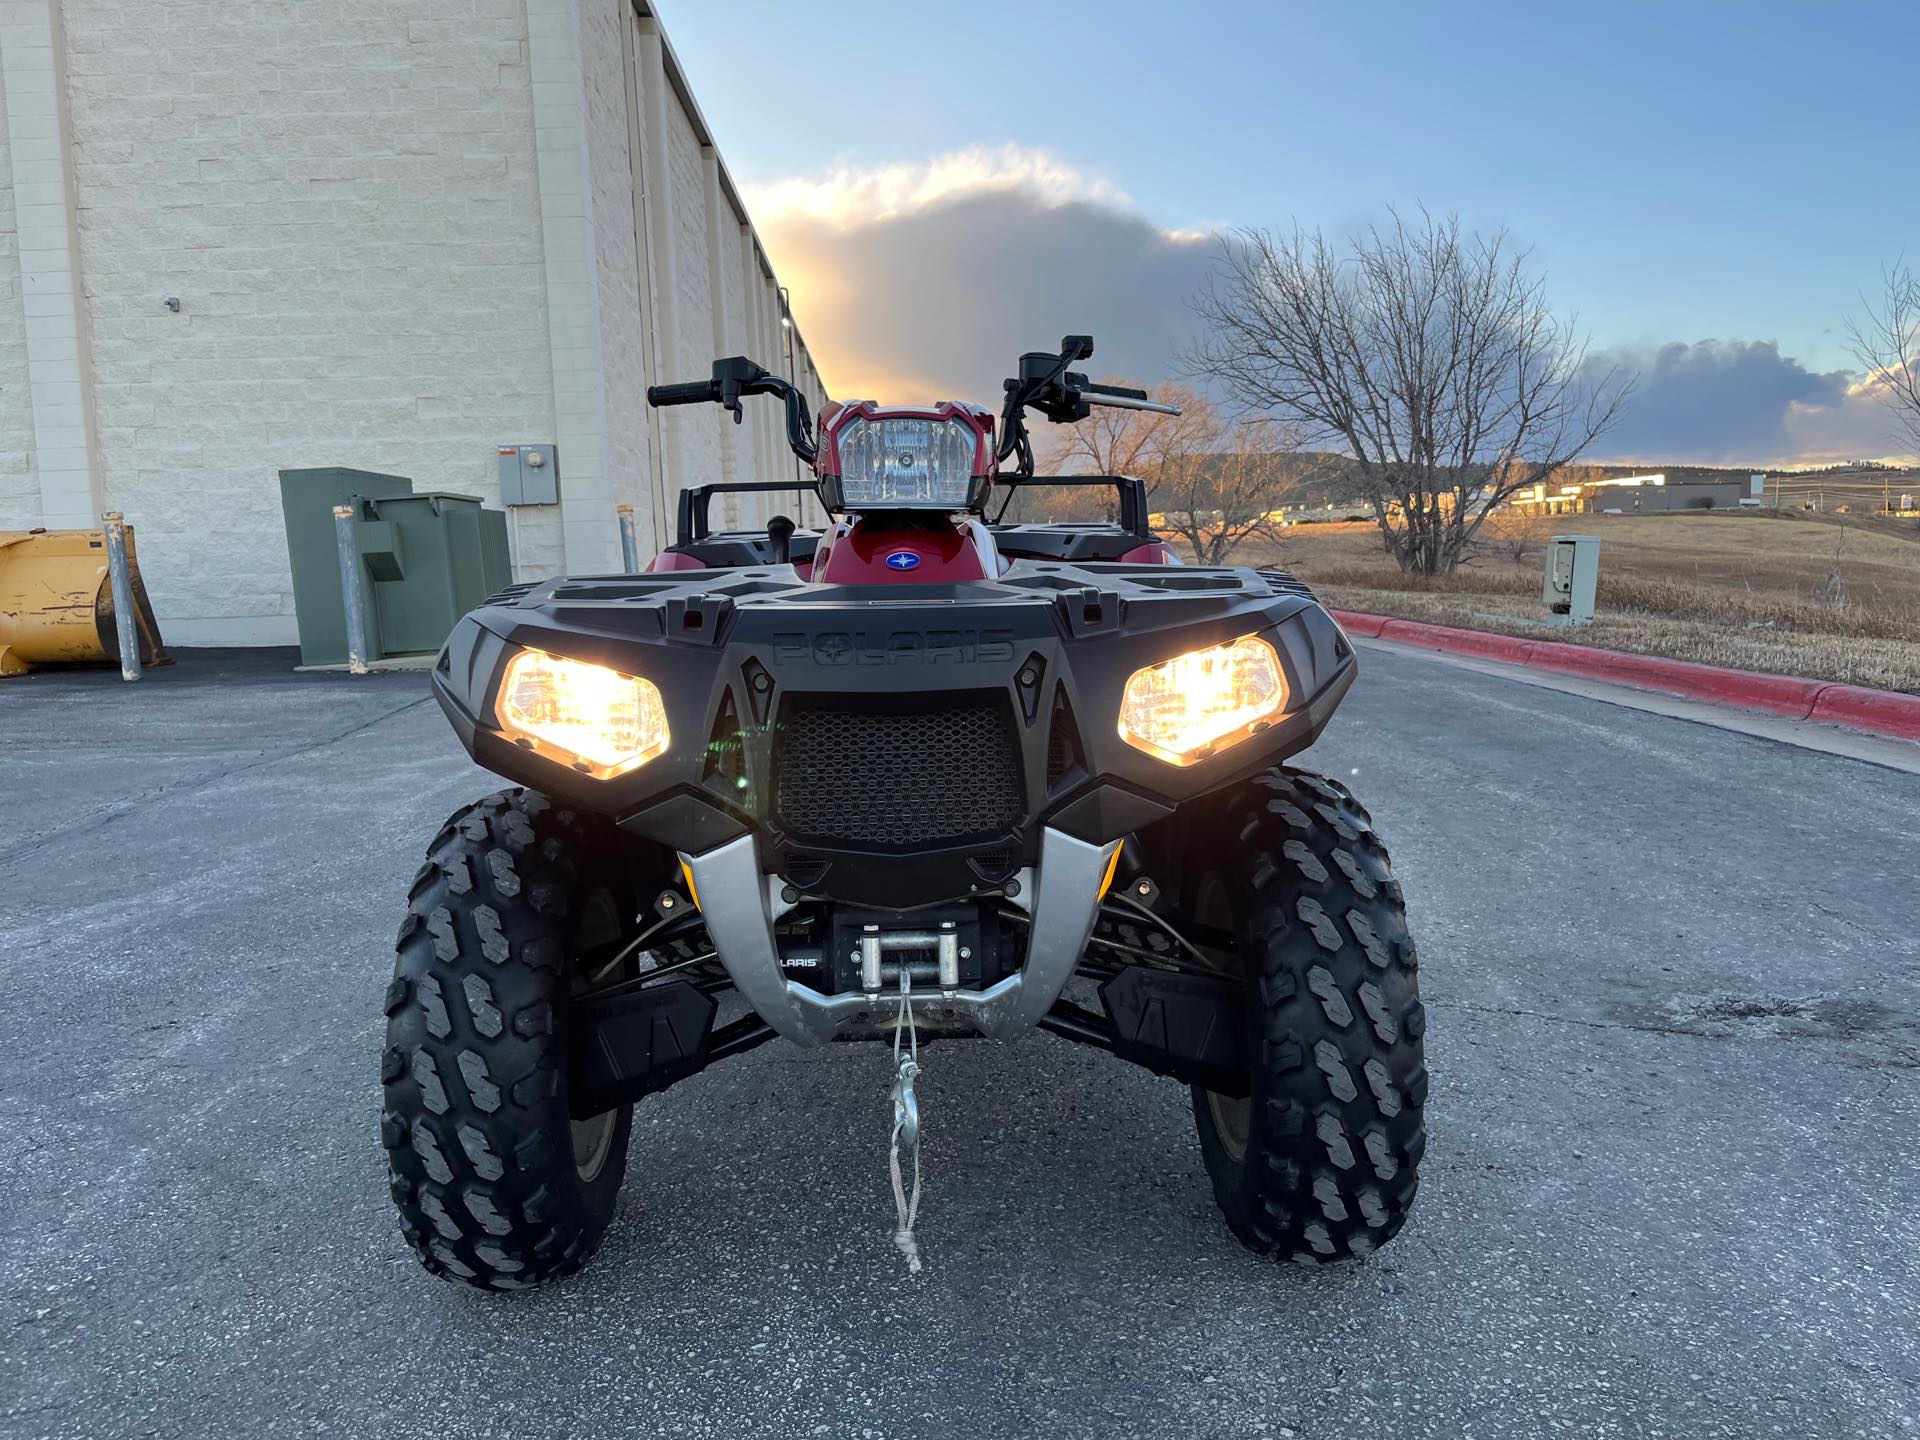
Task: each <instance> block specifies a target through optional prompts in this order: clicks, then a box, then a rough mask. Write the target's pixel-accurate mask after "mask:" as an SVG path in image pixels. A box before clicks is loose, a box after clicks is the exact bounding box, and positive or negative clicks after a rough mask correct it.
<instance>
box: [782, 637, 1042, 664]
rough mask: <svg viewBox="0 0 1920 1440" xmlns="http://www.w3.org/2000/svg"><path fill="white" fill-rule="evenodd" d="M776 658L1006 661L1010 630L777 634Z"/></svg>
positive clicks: (1009, 653) (841, 661)
mask: <svg viewBox="0 0 1920 1440" xmlns="http://www.w3.org/2000/svg"><path fill="white" fill-rule="evenodd" d="M773 650H774V656H775V658H776V659H778V660H808V659H811V660H812V661H813V663H814V664H816V665H937V664H942V663H947V662H952V661H956V660H957V661H959V662H961V663H962V664H971V663H973V662H974V661H979V660H984V661H989V662H992V661H1010V660H1012V659H1013V632H1012V631H1010V630H889V631H886V632H884V633H882V632H874V633H872V634H869V633H868V632H867V631H864V630H854V631H848V630H828V631H824V632H822V633H821V634H819V635H811V636H809V635H795V634H785V635H775V636H774V637H773Z"/></svg>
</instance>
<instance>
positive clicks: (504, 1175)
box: [380, 790, 634, 1290]
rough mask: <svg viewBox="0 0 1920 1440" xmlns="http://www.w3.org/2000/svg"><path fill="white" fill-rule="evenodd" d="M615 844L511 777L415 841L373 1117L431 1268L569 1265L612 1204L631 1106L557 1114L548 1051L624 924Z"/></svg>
mask: <svg viewBox="0 0 1920 1440" xmlns="http://www.w3.org/2000/svg"><path fill="white" fill-rule="evenodd" d="M623 860H630V857H628V855H627V850H626V847H625V846H624V845H623V844H622V839H621V836H620V835H619V833H618V832H617V831H615V830H614V829H613V828H612V826H611V825H610V824H609V823H608V822H606V821H605V820H603V819H601V818H600V817H598V816H592V815H584V814H580V813H578V812H575V811H572V810H568V809H565V808H558V807H555V806H554V805H553V804H552V803H551V802H550V801H548V800H547V798H546V797H545V796H542V795H539V794H535V793H533V792H531V791H518V790H516V791H507V792H505V793H502V794H498V795H491V796H488V797H487V798H486V799H484V800H482V801H480V802H478V803H477V804H474V805H469V806H468V807H467V808H465V809H464V810H460V811H458V812H456V813H455V814H454V815H453V816H452V818H451V819H449V820H448V821H447V823H446V825H445V826H443V827H442V829H441V831H440V833H439V834H438V835H437V836H435V837H434V841H433V844H432V845H431V846H430V847H429V848H428V851H427V861H426V864H424V865H423V866H421V868H420V872H419V874H418V875H417V876H416V877H415V879H414V882H413V888H412V890H411V891H410V892H409V894H408V897H407V916H406V919H405V921H404V922H403V923H402V925H401V927H400V937H399V941H398V943H397V944H396V946H395V952H396V953H395V961H394V978H393V983H392V985H391V986H389V987H388V990H387V1003H386V1010H387V1045H386V1050H385V1052H384V1053H383V1055H382V1059H381V1071H380V1078H381V1081H382V1084H383V1088H384V1092H385V1108H384V1113H383V1114H382V1116H381V1121H380V1133H381V1138H382V1140H383V1141H384V1143H385V1145H386V1149H387V1155H388V1162H389V1167H390V1170H391V1189H392V1193H393V1201H394V1204H395V1205H396V1206H397V1207H398V1208H399V1211H400V1223H401V1228H402V1230H403V1231H404V1233H405V1235H406V1238H407V1242H408V1244H410V1245H411V1246H412V1247H413V1249H414V1252H415V1253H416V1254H417V1255H418V1256H419V1259H420V1263H421V1264H422V1265H424V1266H426V1268H427V1269H428V1270H430V1271H432V1272H433V1273H434V1274H435V1275H439V1276H441V1277H443V1278H445V1279H449V1280H457V1281H460V1282H463V1283H465V1284H468V1285H472V1286H474V1287H476V1288H479V1289H483V1290H516V1289H523V1288H525V1287H527V1286H530V1285H535V1284H538V1283H540V1282H542V1281H545V1280H550V1279H553V1278H555V1277H557V1276H561V1275H567V1274H571V1273H572V1272H574V1271H576V1270H578V1269H579V1268H580V1267H581V1265H582V1264H584V1263H585V1262H586V1259H587V1257H588V1256H589V1255H591V1254H592V1253H593V1250H594V1248H595V1247H596V1246H597V1245H598V1244H599V1242H600V1237H601V1235H602V1234H603V1233H604V1232H605V1230H606V1227H607V1223H608V1221H609V1220H611V1218H612V1216H613V1207H614V1199H615V1196H616V1195H617V1194H618V1192H619V1189H620V1183H621V1180H622V1178H623V1177H624V1174H625V1171H626V1163H627V1136H628V1132H629V1129H630V1126H631V1123H632V1121H631V1107H624V1106H623V1107H621V1108H620V1109H617V1110H612V1111H608V1112H607V1113H605V1114H603V1115H598V1116H594V1117H592V1118H591V1119H589V1120H585V1121H576V1120H574V1119H573V1118H572V1116H571V1114H570V1113H569V1110H568V1097H567V1064H566V1057H567V1029H568V1015H569V1010H570V1006H571V1001H572V998H573V996H574V995H575V994H576V993H578V992H579V991H580V990H581V989H583V988H587V987H588V986H589V985H590V984H593V983H599V982H601V981H603V980H604V979H606V978H608V977H607V976H605V975H603V974H601V973H600V972H602V971H604V970H605V969H606V967H607V966H608V965H610V964H612V963H613V962H614V961H616V960H617V959H618V957H619V955H620V950H621V946H622V943H623V941H624V940H625V938H626V937H627V935H628V933H629V931H630V930H631V928H632V927H631V925H630V923H629V922H630V920H631V917H632V916H633V914H634V897H633V893H632V883H631V881H630V880H628V879H627V878H625V876H626V874H627V873H628V872H629V871H630V868H631V867H630V864H623V863H622V862H623ZM611 978H615V979H617V978H618V976H617V975H615V976H612V977H611Z"/></svg>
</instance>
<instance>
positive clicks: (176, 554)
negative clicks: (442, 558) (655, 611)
mask: <svg viewBox="0 0 1920 1440" xmlns="http://www.w3.org/2000/svg"><path fill="white" fill-rule="evenodd" d="M0 3H4V0H0ZM627 4H628V0H328V3H325V4H319V3H307V0H301V3H284V0H275V3H265V0H259V3H254V0H249V3H233V0H63V10H64V15H65V26H66V37H65V38H66V65H67V100H68V106H69V112H70V117H71V135H70V141H69V144H68V146H67V154H66V157H65V158H66V160H67V162H68V163H70V165H71V167H72V175H73V182H74V185H73V193H74V197H75V201H76V206H77V209H76V211H75V214H76V216H77V230H78V235H79V254H80V275H81V283H82V285H83V287H84V298H85V309H84V318H85V321H86V326H87V329H88V330H89V332H90V334H91V341H92V357H91V363H90V365H88V366H87V367H86V375H85V379H86V381H87V382H88V383H89V384H90V388H91V394H92V402H93V406H94V415H95V421H96V435H97V440H98V460H97V466H98V471H99V473H98V476H97V481H98V485H99V489H100V492H101V493H100V498H101V500H102V501H103V503H104V504H105V505H106V506H108V507H111V508H117V509H123V510H125V511H126V512H127V515H128V518H129V519H130V520H131V521H133V522H134V524H135V525H137V526H138V528H139V532H140V549H141V567H142V571H143V573H144V575H145V577H146V579H147V583H148V586H149V589H150V590H151V592H152V594H153V599H154V603H155V608H156V609H157V611H158V612H159V615H160V619H161V621H162V628H163V631H164V632H165V633H166V635H167V637H168V638H169V640H170V641H172V642H173V643H175V644H194V643H243V644H246V643H287V642H289V641H290V640H291V639H292V637H293V634H294V630H293V616H292V599H291V594H290V587H289V582H288V575H287V564H286V552H285V542H284V536H283V535H282V531H281V520H280V505H279V491H278V483H277V476H276V472H277V471H278V470H280V469H281V468H285V467H296V466H311V465H351V466H360V467H365V468H368V469H374V470H384V471H390V472H395V473H399V474H403V475H408V476H410V477H412V478H413V480H414V482H415V484H416V486H417V487H418V488H421V489H440V490H452V491H456V492H461V493H466V494H474V495H480V496H481V497H483V498H484V499H486V500H487V501H489V502H490V503H497V500H498V496H497V467H496V460H495V448H496V446H497V445H498V444H499V443H501V442H503V441H531V440H545V439H555V438H561V439H562V444H561V454H560V472H561V486H562V494H563V498H564V499H566V500H567V501H569V502H570V503H567V504H565V505H563V506H562V507H557V508H556V509H549V508H542V509H537V510H526V511H521V512H518V513H517V514H516V517H515V520H516V525H515V529H516V532H517V533H516V561H517V565H518V568H519V570H520V573H522V574H528V573H543V572H546V571H551V570H558V569H562V568H573V569H579V568H602V567H605V566H606V565H608V564H610V563H612V561H613V559H614V557H617V555H618V547H617V531H616V529H615V522H614V512H613V506H614V505H615V504H616V503H619V502H622V501H624V502H627V503H633V504H635V505H636V506H637V507H638V508H639V509H640V510H641V534H642V539H643V544H644V543H645V541H646V538H647V536H648V533H649V530H650V528H651V527H652V524H653V519H654V517H653V515H652V513H651V512H652V508H653V507H652V506H651V505H649V503H648V501H649V499H650V497H651V495H652V486H651V479H650V476H651V472H652V469H653V466H654V461H653V455H652V446H651V443H650V439H649V436H650V427H649V420H648V416H647V413H646V411H645V407H644V400H643V392H644V387H645V385H646V384H647V383H648V382H649V381H650V380H653V379H673V380H681V379H690V378H697V377H699V376H702V375H704V374H705V373H706V370H707V366H708V365H709V364H710V362H711V361H712V359H713V327H712V314H713V301H714V297H715V295H716V293H717V294H718V296H719V297H720V301H721V305H722V307H723V318H724V319H725V321H726V323H725V327H724V328H725V332H726V334H727V335H728V336H729V338H731V337H732V336H734V335H735V334H736V333H740V334H742V336H743V338H744V327H741V328H740V329H738V330H737V329H736V327H737V326H740V322H739V321H737V320H735V319H734V318H732V317H735V316H736V315H737V316H740V317H744V316H745V314H746V312H747V309H748V305H749V302H748V299H747V297H746V295H745V294H744V291H745V290H746V288H747V275H746V272H747V270H748V269H749V267H748V266H747V265H746V264H745V263H743V260H742V257H741V255H740V252H739V250H738V249H737V248H733V249H729V247H728V245H727V244H725V243H724V242H723V244H722V245H721V246H720V247H719V248H720V249H721V250H722V252H723V253H722V254H721V256H720V257H718V263H717V264H715V265H713V266H711V267H710V266H709V264H708V256H707V250H708V244H707V228H708V221H709V215H708V212H707V209H706V206H705V196H704V185H703V176H702V172H703V164H704V161H703V154H702V142H701V138H700V137H701V134H702V133H704V127H703V126H700V125H699V122H698V120H697V118H696V117H693V116H690V115H689V114H688V112H687V110H686V108H685V107H684V106H683V105H682V104H681V103H680V101H679V99H678V97H677V95H674V94H671V93H668V94H667V95H666V97H665V106H664V109H665V113H666V116H667V119H668V124H667V127H666V129H667V138H668V148H669V152H670V156H671V164H670V167H669V168H670V172H671V173H670V175H669V176H667V177H664V182H663V184H662V186H661V191H660V199H661V201H662V203H668V204H670V206H671V211H670V213H669V214H668V216H667V217H666V219H667V223H668V224H669V225H670V227H671V230H672V235H673V240H674V254H673V255H672V256H669V257H667V258H668V259H669V260H671V262H672V264H671V273H670V274H664V275H662V274H656V276H655V280H656V283H663V284H667V285H670V286H671V292H672V296H673V303H674V305H675V306H676V307H677V311H678V313H679V315H680V316H682V317H684V319H683V320H682V321H681V323H679V324H678V326H677V328H676V332H675V341H676V343H675V353H674V355H673V356H671V357H667V358H668V359H670V364H663V367H662V368H663V369H666V370H670V372H671V373H667V374H663V375H661V376H654V375H652V374H651V365H650V360H651V355H652V349H653V343H654V337H653V334H652V330H651V327H652V326H653V325H654V324H656V323H657V320H658V317H655V316H652V315H649V314H647V313H646V307H645V304H644V299H645V289H646V287H645V284H644V283H643V281H644V278H645V276H646V273H647V271H646V266H647V264H648V256H647V254H646V251H645V249H644V248H643V247H642V246H641V245H640V244H638V243H636V234H635V219H634V197H633V192H632V174H633V168H634V167H633V156H632V155H631V153H630V150H629V145H628V134H629V123H630V117H629V114H628V101H629V88H630V87H629V84H628V78H629V77H628V74H627V71H626V67H625V64H624V61H623V58H622V56H623V47H622V43H621V32H622V28H623V27H627V26H636V27H639V28H637V29H636V30H635V31H634V32H633V33H634V34H636V35H637V34H639V33H641V31H642V30H643V29H644V27H645V26H647V25H649V24H651V22H650V21H636V20H635V18H634V17H633V15H632V13H631V11H630V10H629V9H628V8H627ZM536 37H537V38H536ZM6 43H7V37H6V34H5V33H4V32H0V47H4V46H5V45H6ZM536 51H537V52H538V54H539V56H540V59H539V62H538V64H536V62H535V60H534V56H535V53H536ZM556 55H559V56H560V57H562V58H561V60H560V61H559V62H558V65H557V68H556V61H555V58H554V57H555V56H556ZM566 57H571V58H570V59H568V58H566ZM668 63H672V62H671V60H670V59H669V61H668ZM633 118H634V120H635V121H636V122H639V121H643V120H644V103H643V105H642V114H641V115H640V116H637V117H633ZM536 122H538V123H536ZM569 127H571V128H569ZM7 138H9V137H5V136H4V134H0V150H4V149H5V144H6V140H7ZM643 153H644V147H643ZM5 159H6V156H5V155H4V154H0V160H5ZM9 174H10V168H9V165H8V164H4V163H0V177H5V176H7V175H9ZM13 210H14V205H13V201H12V196H11V195H10V194H8V193H4V180H3V179H0V527H4V526H7V525H10V524H11V525H20V524H34V523H40V522H41V520H42V518H43V516H42V511H43V509H44V507H43V505H42V502H41V500H40V496H39V493H38V482H37V481H36V479H35V478H34V477H33V476H32V475H31V474H30V473H29V471H28V468H27V466H28V463H29V456H30V454H31V451H32V443H33V442H32V433H33V432H32V417H31V412H30V410H29V409H28V407H27V404H26V400H25V396H24V393H23V392H25V390H26V388H27V387H26V386H25V385H24V384H23V383H22V381H23V367H24V365H25V359H24V350H25V347H24V345H23V344H22V340H21V337H22V334H23V332H24V329H25V317H24V316H23V314H22V306H23V297H22V285H21V274H20V261H19V257H18V253H17V250H16V249H15V247H14V243H13V224H12V213H13ZM722 220H723V222H724V223H723V224H722V226H721V229H722V230H723V232H731V233H732V234H733V235H735V236H737V234H738V231H739V226H740V219H739V217H738V215H737V214H733V213H732V212H731V210H730V209H729V210H728V212H727V213H725V214H723V216H722ZM652 259H653V263H655V264H656V265H657V264H658V263H659V262H660V260H661V257H660V256H658V255H655V256H653V257H652ZM716 282H717V285H718V290H717V291H716V289H715V284H716ZM768 283H769V284H770V282H768ZM170 295H176V296H178V297H180V301H181V309H180V311H179V313H177V314H175V313H171V312H169V311H168V310H167V309H166V308H165V304H164V301H165V299H166V297H167V296H170ZM758 303H762V304H769V303H770V300H769V299H768V297H766V296H764V295H763V296H762V297H761V300H760V302H758ZM776 339H777V337H776ZM741 348H749V347H744V346H743V347H741ZM758 358H760V359H761V360H762V361H763V363H766V364H768V365H770V366H773V367H776V368H779V367H781V366H782V363H783V362H782V360H781V359H780V357H779V356H777V355H765V354H763V355H760V356H759V357H758ZM761 405H762V407H766V402H761ZM766 408H770V407H766ZM670 413H671V414H672V415H673V417H674V421H673V423H674V424H675V425H676V426H677V430H678V436H679V440H680V447H679V448H680V449H681V451H682V454H683V455H684V457H685V459H684V463H683V464H681V465H679V466H677V467H676V469H677V471H678V473H677V474H676V475H674V476H671V477H669V478H670V480H671V481H672V482H674V483H699V482H700V481H702V480H709V479H715V478H719V464H720V441H719V436H720V433H721V432H720V425H721V423H722V422H723V420H724V419H725V417H724V415H723V414H722V413H721V412H719V411H717V410H714V411H705V410H698V411H696V410H690V409H682V410H679V411H676V412H670ZM772 419H773V417H772V415H771V414H766V415H756V416H755V417H754V423H755V425H756V427H757V426H758V425H760V424H761V423H763V422H764V423H768V424H770V423H771V422H772ZM752 433H755V432H748V431H743V432H742V437H743V438H741V439H740V440H739V441H737V442H736V443H737V444H738V446H739V453H740V454H741V455H742V456H752V455H755V454H758V453H759V452H760V450H761V449H763V448H768V447H766V442H765V440H764V438H763V439H760V440H750V439H746V438H744V437H746V436H747V435H749V434H752ZM563 437H565V438H563ZM670 448H671V447H670ZM779 453H780V455H781V456H782V457H783V459H784V456H785V451H784V447H782V448H781V450H780V452H779ZM753 513H755V514H759V513H763V512H761V511H760V510H759V509H757V508H756V509H755V511H754V512H753ZM670 526H671V516H670V515H668V516H664V517H661V532H662V539H663V540H664V538H665V532H666V531H667V530H668V529H669V528H670Z"/></svg>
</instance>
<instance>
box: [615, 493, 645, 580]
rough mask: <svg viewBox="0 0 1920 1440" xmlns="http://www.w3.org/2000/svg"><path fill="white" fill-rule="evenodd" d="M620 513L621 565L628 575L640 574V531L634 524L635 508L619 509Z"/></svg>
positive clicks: (624, 507) (626, 506) (625, 507)
mask: <svg viewBox="0 0 1920 1440" xmlns="http://www.w3.org/2000/svg"><path fill="white" fill-rule="evenodd" d="M617 508H618V510H619V513H620V563H621V565H622V566H623V567H624V568H625V570H626V572H627V574H629V575H638V574H639V573H640V529H639V527H638V526H637V525H635V524H634V519H633V506H631V505H621V506H618V507H617Z"/></svg>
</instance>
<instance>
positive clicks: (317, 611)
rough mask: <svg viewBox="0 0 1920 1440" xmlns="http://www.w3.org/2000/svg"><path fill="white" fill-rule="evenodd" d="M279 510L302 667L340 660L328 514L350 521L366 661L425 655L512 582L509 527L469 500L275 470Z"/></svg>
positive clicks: (348, 475)
mask: <svg viewBox="0 0 1920 1440" xmlns="http://www.w3.org/2000/svg"><path fill="white" fill-rule="evenodd" d="M280 503H281V508H282V511H283V512H284V514H285V516H286V522H287V555H288V559H289V561H290V562H291V564H292V567H293V597H294V613H295V618H296V621H297V623H298V625H299V630H300V659H301V662H302V663H303V664H307V665H338V664H344V663H345V661H346V658H347V629H346V616H345V606H344V604H343V603H342V597H341V593H340V560H339V552H338V548H337V546H338V542H337V540H336V538H335V531H334V518H333V507H334V506H336V505H345V506H348V507H349V508H350V509H352V511H353V525H354V538H355V544H356V549H357V551H358V555H359V560H360V565H359V571H360V574H359V581H360V587H361V609H362V612H363V614H364V615H365V617H366V628H367V632H368V633H367V635H366V637H365V638H366V658H367V659H368V660H383V659H390V658H392V657H395V656H399V655H420V654H432V653H433V652H434V651H436V650H438V649H439V648H440V646H441V644H442V642H444V641H445V640H446V638H447V634H448V632H449V631H451V630H452V629H453V626H454V622H455V621H457V620H458V619H459V618H460V617H461V616H462V615H464V614H466V612H467V611H469V610H471V609H473V608H474V607H475V606H476V605H478V604H480V603H481V601H483V600H485V599H486V598H487V596H489V595H491V594H493V593H494V592H495V591H497V590H499V589H501V588H502V587H503V586H505V585H507V584H508V583H509V582H510V581H511V579H512V572H511V568H510V565H509V561H508V552H507V517H506V516H505V515H504V514H503V513H502V512H500V511H498V510H488V509H485V508H484V507H482V505H481V503H480V501H479V500H478V499H476V498H475V497H473V496H471V495H448V494H441V493H435V492H420V493H416V492H415V491H414V489H413V483H412V482H411V481H410V480H406V479H404V478H402V477H401V476H398V475H381V474H377V473H375V472H372V471H366V470H344V469H321V470H283V471H281V472H280Z"/></svg>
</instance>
